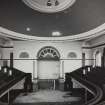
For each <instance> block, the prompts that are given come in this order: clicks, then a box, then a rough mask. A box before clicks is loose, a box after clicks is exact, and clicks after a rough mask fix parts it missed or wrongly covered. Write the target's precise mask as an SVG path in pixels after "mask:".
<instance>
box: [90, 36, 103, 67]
mask: <svg viewBox="0 0 105 105" xmlns="http://www.w3.org/2000/svg"><path fill="white" fill-rule="evenodd" d="M89 43H90V44H91V47H90V49H91V52H92V59H95V60H94V62H93V65H97V64H98V66H101V64H102V62H101V57H102V56H103V50H104V48H105V35H102V36H100V37H97V38H94V39H92V40H90V41H89Z"/></svg>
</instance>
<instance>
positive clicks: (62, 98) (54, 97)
mask: <svg viewBox="0 0 105 105" xmlns="http://www.w3.org/2000/svg"><path fill="white" fill-rule="evenodd" d="M80 100H81V97H79V96H73V95H71V93H70V92H62V91H58V90H57V91H55V90H40V91H38V92H35V93H28V94H27V95H26V94H24V93H22V94H20V95H19V96H18V97H17V98H16V99H15V101H14V103H15V104H16V103H44V102H45V103H46V102H60V103H61V102H79V101H80Z"/></svg>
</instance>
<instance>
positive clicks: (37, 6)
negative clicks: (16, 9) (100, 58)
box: [22, 0, 76, 13]
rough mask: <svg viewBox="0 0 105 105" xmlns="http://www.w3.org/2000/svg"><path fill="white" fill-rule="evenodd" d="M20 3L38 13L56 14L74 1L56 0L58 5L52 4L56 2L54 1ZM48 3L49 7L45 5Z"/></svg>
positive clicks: (36, 0) (33, 0) (35, 0)
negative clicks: (49, 3)
mask: <svg viewBox="0 0 105 105" xmlns="http://www.w3.org/2000/svg"><path fill="white" fill-rule="evenodd" d="M22 1H23V2H24V3H25V4H26V5H27V6H29V7H30V8H32V9H34V10H37V11H39V12H44V13H56V12H60V11H63V10H65V9H67V8H69V7H71V6H72V5H73V4H74V3H75V1H76V0H57V1H58V2H59V4H58V5H54V2H56V0H22ZM48 1H50V2H51V3H52V5H51V6H48V5H47V2H48Z"/></svg>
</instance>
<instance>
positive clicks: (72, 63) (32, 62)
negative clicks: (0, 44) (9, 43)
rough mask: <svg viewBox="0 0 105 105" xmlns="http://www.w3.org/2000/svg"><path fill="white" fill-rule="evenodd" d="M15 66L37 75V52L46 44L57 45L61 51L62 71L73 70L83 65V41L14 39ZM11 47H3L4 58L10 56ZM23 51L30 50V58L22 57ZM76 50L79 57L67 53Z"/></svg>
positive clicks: (34, 75)
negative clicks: (72, 57) (69, 56)
mask: <svg viewBox="0 0 105 105" xmlns="http://www.w3.org/2000/svg"><path fill="white" fill-rule="evenodd" d="M13 45H14V48H13V52H14V59H15V60H14V67H15V68H18V69H20V70H22V71H24V72H31V73H32V74H33V77H35V78H36V77H37V75H36V73H37V70H36V69H37V60H36V59H37V53H38V51H39V50H40V49H41V48H43V47H45V46H52V47H55V48H56V49H57V50H58V51H59V53H60V56H61V57H60V59H61V60H60V64H61V65H60V68H61V72H62V73H66V72H71V71H73V70H75V69H77V68H79V67H81V65H82V42H79V41H76V42H48V41H47V42H45V41H43V42H38V41H14V42H13ZM9 52H11V50H10V49H3V55H4V56H3V58H5V59H6V58H9ZM21 52H28V53H29V58H28V59H20V58H19V54H20V53H21ZM69 52H75V53H76V54H77V58H75V59H71V58H68V57H67V55H68V53H69ZM63 76H64V75H63Z"/></svg>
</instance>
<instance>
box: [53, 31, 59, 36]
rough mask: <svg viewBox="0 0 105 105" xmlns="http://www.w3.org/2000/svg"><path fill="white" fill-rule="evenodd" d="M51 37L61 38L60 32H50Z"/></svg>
mask: <svg viewBox="0 0 105 105" xmlns="http://www.w3.org/2000/svg"><path fill="white" fill-rule="evenodd" d="M52 36H61V32H59V31H54V32H52Z"/></svg>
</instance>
